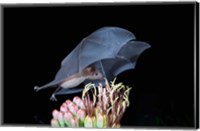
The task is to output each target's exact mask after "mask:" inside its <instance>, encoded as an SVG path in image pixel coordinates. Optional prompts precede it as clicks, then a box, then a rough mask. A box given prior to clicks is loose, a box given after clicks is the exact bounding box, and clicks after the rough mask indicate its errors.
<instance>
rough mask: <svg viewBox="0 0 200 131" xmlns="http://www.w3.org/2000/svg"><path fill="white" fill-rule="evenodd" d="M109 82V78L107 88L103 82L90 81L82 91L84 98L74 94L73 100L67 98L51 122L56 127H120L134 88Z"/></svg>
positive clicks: (54, 112) (53, 113) (55, 111)
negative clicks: (94, 82)
mask: <svg viewBox="0 0 200 131" xmlns="http://www.w3.org/2000/svg"><path fill="white" fill-rule="evenodd" d="M115 81H116V78H115V79H114V80H113V81H111V83H110V85H109V84H108V82H107V80H106V84H105V87H103V86H102V85H101V84H99V86H98V87H97V88H96V87H95V85H94V84H91V83H89V84H87V85H86V86H85V87H84V90H83V92H82V99H81V98H80V97H78V96H75V97H74V99H73V101H71V100H66V101H65V102H64V103H63V104H62V105H61V106H60V111H58V110H53V112H52V115H53V118H52V120H51V125H52V126H53V127H66V126H67V127H87V128H108V127H113V128H118V127H120V120H121V118H122V116H123V114H124V112H125V110H126V108H127V107H128V106H129V105H130V102H129V98H128V96H129V93H130V90H131V88H130V87H128V86H125V85H123V84H122V83H118V84H115Z"/></svg>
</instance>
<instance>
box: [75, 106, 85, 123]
mask: <svg viewBox="0 0 200 131" xmlns="http://www.w3.org/2000/svg"><path fill="white" fill-rule="evenodd" d="M85 116H86V112H85V110H83V109H79V110H78V112H77V117H78V118H79V119H80V120H81V121H84V119H85Z"/></svg>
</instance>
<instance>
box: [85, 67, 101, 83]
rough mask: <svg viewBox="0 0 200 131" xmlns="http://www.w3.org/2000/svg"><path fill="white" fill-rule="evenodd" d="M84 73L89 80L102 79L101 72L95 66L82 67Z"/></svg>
mask: <svg viewBox="0 0 200 131" xmlns="http://www.w3.org/2000/svg"><path fill="white" fill-rule="evenodd" d="M84 75H85V76H86V77H87V79H91V80H97V79H103V75H102V73H101V72H100V71H99V70H98V69H97V68H95V67H87V68H86V69H84Z"/></svg>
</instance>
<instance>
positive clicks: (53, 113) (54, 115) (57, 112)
mask: <svg viewBox="0 0 200 131" xmlns="http://www.w3.org/2000/svg"><path fill="white" fill-rule="evenodd" d="M58 114H59V111H58V110H56V109H55V110H53V111H52V116H53V118H55V119H58Z"/></svg>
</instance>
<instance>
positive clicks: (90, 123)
mask: <svg viewBox="0 0 200 131" xmlns="http://www.w3.org/2000/svg"><path fill="white" fill-rule="evenodd" d="M94 118H95V117H90V116H88V115H87V116H86V118H85V121H84V126H85V127H86V128H92V127H95V121H94V120H95V119H94Z"/></svg>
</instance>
